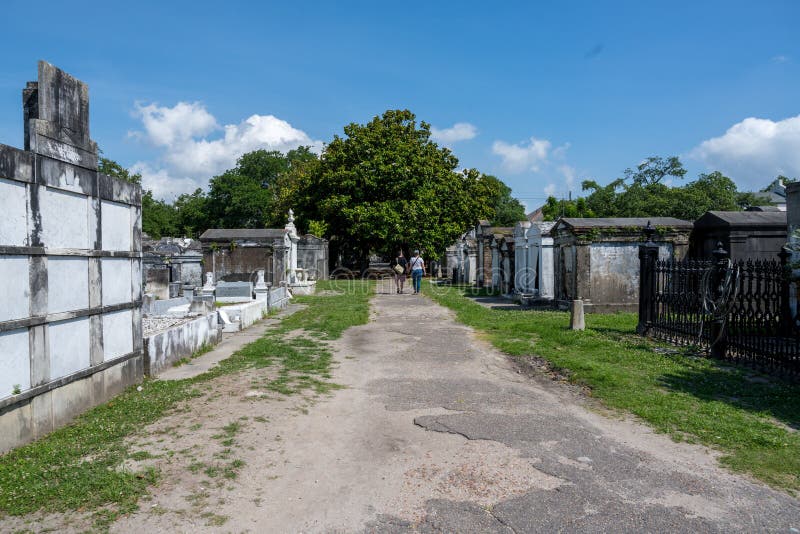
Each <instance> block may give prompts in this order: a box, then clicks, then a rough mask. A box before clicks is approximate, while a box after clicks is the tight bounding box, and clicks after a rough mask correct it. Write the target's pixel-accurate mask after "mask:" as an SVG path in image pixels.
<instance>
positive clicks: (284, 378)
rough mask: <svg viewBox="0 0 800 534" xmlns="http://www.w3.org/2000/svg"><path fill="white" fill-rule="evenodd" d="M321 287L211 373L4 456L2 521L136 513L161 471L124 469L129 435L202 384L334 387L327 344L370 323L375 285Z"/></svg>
mask: <svg viewBox="0 0 800 534" xmlns="http://www.w3.org/2000/svg"><path fill="white" fill-rule="evenodd" d="M317 288H318V290H321V291H326V290H327V291H326V293H333V294H331V295H330V296H306V297H298V298H297V299H295V300H294V302H298V303H302V304H305V305H306V307H305V308H304V309H302V310H300V311H298V312H297V313H295V314H293V315H291V316H289V317H287V318H285V319H283V320H282V321H281V323H280V324H279V325H278V326H277V327H276V328H275V329H273V330H271V331H269V332H268V333H267V334H266V335H265V336H264V337H262V338H260V339H258V340H256V341H255V342H253V343H251V344H249V345H247V346H245V347H243V348H242V349H241V350H239V351H237V352H236V353H234V354H233V355H232V356H231V357H230V358H228V359H226V360H224V361H222V362H221V363H220V364H219V365H218V366H216V367H215V368H214V369H212V370H211V371H209V372H207V373H204V374H203V375H200V376H198V377H196V378H192V379H187V380H177V381H160V380H146V381H145V382H144V383H143V384H142V385H141V388H142V390H141V391H138V390H137V388H136V387H131V388H129V389H127V390H126V391H125V392H123V393H122V394H120V395H119V396H117V397H115V398H114V399H112V400H111V401H109V402H107V403H106V404H102V405H99V406H97V407H95V408H92V409H91V410H89V411H87V412H86V413H84V414H82V415H81V416H79V417H78V418H76V420H75V421H74V422H73V423H71V424H70V425H68V426H66V427H63V428H61V429H59V430H56V431H54V432H52V433H50V434H49V435H47V436H45V437H43V438H41V439H39V440H37V441H35V442H33V443H30V444H28V445H25V446H22V447H19V448H17V449H15V450H13V451H10V452H8V453H6V454H5V455H3V456H0V517H1V516H3V515H23V514H27V513H31V512H35V511H37V510H41V509H46V510H47V511H49V512H63V511H67V510H92V509H96V508H98V507H101V506H106V505H111V507H110V508H111V509H110V510H103V511H102V512H103V514H102V516H103V517H102V519H103V521H104V524H106V523H107V522H108V521H109V519H113V517H115V516H116V515H118V514H120V513H126V512H129V511H131V510H133V509H135V508H136V506H137V504H136V503H137V501H138V499H139V497H141V496H142V495H144V494H145V493H146V492H147V488H148V487H149V486H151V485H152V484H154V483H156V482H157V481H158V478H159V474H158V472H157V471H156V470H154V469H149V470H146V471H130V470H126V469H122V467H121V466H122V464H123V462H124V461H125V460H126V459H128V458H135V457H136V455H137V453H136V452H135V451H131V450H129V448H128V446H127V445H126V444H125V438H126V437H128V436H130V435H132V434H134V433H135V432H137V431H140V430H141V429H142V428H144V427H145V426H147V425H149V424H151V423H153V422H154V421H156V420H157V419H159V418H160V417H162V416H164V415H167V414H168V413H171V412H172V411H173V410H174V409H175V408H176V406H177V404H178V403H179V402H181V401H185V400H188V399H191V398H192V397H197V396H199V395H200V394H201V393H200V389H201V388H200V387H198V386H200V385H202V384H203V383H204V382H207V381H209V380H213V379H214V378H216V377H219V376H222V375H226V374H231V373H236V372H240V371H244V370H246V369H252V368H263V367H272V366H274V367H275V368H276V369H277V370H278V375H279V377H278V378H277V379H275V380H272V381H270V382H267V383H266V384H264V385H263V386H264V387H265V388H266V389H268V390H271V391H275V392H279V393H284V394H291V393H297V392H300V391H303V390H306V389H313V390H314V391H316V392H321V393H324V392H325V391H328V390H330V389H331V388H333V387H336V386H335V385H334V384H331V383H330V382H329V380H328V379H329V378H330V367H331V363H332V354H331V352H330V350H329V348H328V347H327V345H326V344H325V343H324V341H327V340H333V339H337V338H339V337H340V336H341V335H342V333H343V332H344V330H346V329H347V328H349V327H350V326H355V325H358V324H364V323H366V322H367V320H368V317H369V298H370V296H371V294H372V293H373V290H374V285H373V284H370V283H369V282H359V281H347V282H346V283H342V282H337V281H319V282H318V283H317ZM331 290H334V291H335V293H334V292H332V291H331ZM299 329H303V330H305V331H307V332H310V333H311V334H312V335H313V336H316V337H317V338H318V341H317V340H314V339H313V338H312V339H309V338H308V337H299V338H296V339H287V338H286V335H285V334H286V333H288V332H290V331H294V330H299Z"/></svg>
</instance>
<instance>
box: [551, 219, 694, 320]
mask: <svg viewBox="0 0 800 534" xmlns="http://www.w3.org/2000/svg"><path fill="white" fill-rule="evenodd" d="M648 222H650V223H651V224H652V225H653V226H654V227H655V228H656V233H655V235H654V237H653V241H654V242H656V243H657V244H658V245H659V257H661V258H669V257H672V258H675V259H683V258H684V257H686V255H687V253H688V248H689V234H690V232H691V231H692V223H691V222H689V221H684V220H681V219H675V218H673V217H653V218H643V217H633V218H608V219H604V218H598V219H589V218H569V217H568V218H562V219H559V220H558V221H557V222H556V224H555V225H554V226H553V228H552V230H550V235H551V236H552V237H553V266H554V285H555V298H556V300H557V301H558V305H559V306H560V307H562V308H564V309H567V308H568V307H569V306H570V305H571V302H572V301H573V300H582V301H583V308H584V310H585V311H586V312H587V313H588V312H595V313H597V312H600V313H607V312H616V311H630V312H633V311H636V310H637V308H638V303H639V253H638V250H639V248H638V247H639V245H640V244H641V243H642V241H643V234H642V228H644V227H645V226H646V225H647V223H648Z"/></svg>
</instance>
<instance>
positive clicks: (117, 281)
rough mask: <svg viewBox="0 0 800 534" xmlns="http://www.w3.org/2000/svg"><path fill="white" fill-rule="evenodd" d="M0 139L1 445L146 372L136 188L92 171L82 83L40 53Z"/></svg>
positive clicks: (21, 439) (61, 419)
mask: <svg viewBox="0 0 800 534" xmlns="http://www.w3.org/2000/svg"><path fill="white" fill-rule="evenodd" d="M22 97H23V109H24V119H25V125H24V131H25V144H24V150H19V149H16V148H12V147H10V146H5V145H0V280H1V281H2V282H0V451H6V450H8V449H10V448H12V447H15V446H17V445H20V444H22V443H25V442H28V441H31V440H33V439H35V438H36V437H38V436H41V435H43V434H45V433H47V432H50V431H51V430H53V429H54V428H56V427H58V426H60V425H63V424H64V423H66V422H68V421H69V420H70V419H72V418H73V417H74V416H75V415H77V414H79V413H80V412H82V411H84V410H86V409H87V408H89V407H91V406H93V405H96V404H98V403H101V402H104V401H106V400H107V399H109V398H110V397H112V396H114V395H116V394H117V393H119V392H120V391H122V390H123V389H124V388H125V387H126V386H129V385H131V384H134V383H136V382H138V381H140V380H141V378H142V332H141V328H142V322H141V294H142V289H141V190H140V188H139V186H137V185H133V184H129V183H126V182H123V181H120V180H117V179H115V178H112V177H109V176H106V175H104V174H100V173H98V172H97V145H96V144H95V142H94V141H92V140H91V138H90V137H89V92H88V87H87V86H86V84H84V83H83V82H81V81H79V80H77V79H75V78H73V77H72V76H70V75H69V74H67V73H65V72H63V71H61V70H59V69H58V68H56V67H54V66H52V65H50V64H48V63H46V62H43V61H42V62H40V63H39V72H38V81H37V82H29V83H28V84H27V86H26V87H25V89H24V90H23V92H22Z"/></svg>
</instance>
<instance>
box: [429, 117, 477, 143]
mask: <svg viewBox="0 0 800 534" xmlns="http://www.w3.org/2000/svg"><path fill="white" fill-rule="evenodd" d="M476 135H478V128H476V127H475V126H474V125H472V124H470V123H468V122H457V123H455V124H454V125H453V126H451V127H450V128H444V129H441V130H440V129H439V128H436V127H434V126H431V137H432V138H433V140H434V141H436V142H438V143H442V144H445V145H447V144H451V143H457V142H458V141H466V140H468V139H473V138H474V137H475V136H476Z"/></svg>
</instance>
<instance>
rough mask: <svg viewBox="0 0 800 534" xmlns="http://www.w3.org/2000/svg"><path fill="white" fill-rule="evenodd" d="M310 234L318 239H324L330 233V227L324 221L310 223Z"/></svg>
mask: <svg viewBox="0 0 800 534" xmlns="http://www.w3.org/2000/svg"><path fill="white" fill-rule="evenodd" d="M308 233H309V234H311V235H315V236H317V237H324V236H325V235H327V233H328V225H327V223H325V222H322V221H314V220H311V221H308Z"/></svg>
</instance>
